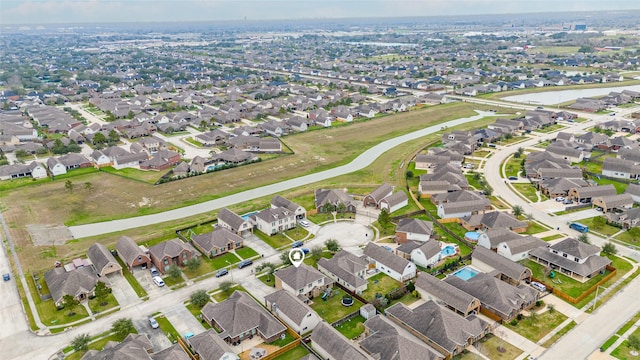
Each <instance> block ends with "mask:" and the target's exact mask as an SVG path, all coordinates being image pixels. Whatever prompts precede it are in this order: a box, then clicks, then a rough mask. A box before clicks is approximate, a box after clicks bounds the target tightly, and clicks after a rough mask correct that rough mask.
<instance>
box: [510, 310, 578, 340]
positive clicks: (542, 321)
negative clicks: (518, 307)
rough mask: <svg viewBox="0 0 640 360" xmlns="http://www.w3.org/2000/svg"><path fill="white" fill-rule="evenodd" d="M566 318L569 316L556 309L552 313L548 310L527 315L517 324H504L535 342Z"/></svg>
mask: <svg viewBox="0 0 640 360" xmlns="http://www.w3.org/2000/svg"><path fill="white" fill-rule="evenodd" d="M566 319H567V316H566V315H564V314H562V313H561V312H559V311H554V312H553V313H552V312H550V311H548V310H547V311H545V312H543V313H542V314H538V315H535V316H534V317H531V316H526V317H525V318H524V319H522V320H520V321H518V324H517V325H515V326H514V325H511V324H507V323H504V324H502V325H503V326H506V327H507V328H509V329H511V330H513V331H515V332H517V333H518V334H520V335H522V336H524V337H525V338H527V339H529V340H531V341H533V342H537V341H538V340H540V339H542V338H543V337H544V336H545V335H547V334H548V333H549V332H550V331H551V330H553V329H555V328H556V327H558V326H559V325H560V324H562V322H563V321H565V320H566Z"/></svg>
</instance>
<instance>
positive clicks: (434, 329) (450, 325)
mask: <svg viewBox="0 0 640 360" xmlns="http://www.w3.org/2000/svg"><path fill="white" fill-rule="evenodd" d="M386 315H387V317H388V318H389V319H390V320H391V321H393V322H395V323H397V324H399V325H400V326H401V327H403V328H405V329H406V330H407V331H409V332H410V333H411V334H412V335H414V336H416V337H418V338H419V339H420V340H422V341H424V342H425V343H427V344H429V346H431V347H433V348H434V349H435V350H436V351H438V352H439V353H441V354H442V355H444V357H445V359H446V360H449V359H451V358H452V357H454V356H455V355H457V354H460V353H462V352H463V351H464V350H465V349H466V348H467V347H468V346H469V345H473V344H475V343H476V342H477V341H478V340H480V339H482V338H483V337H484V336H485V335H486V334H487V333H489V330H490V329H489V324H487V323H486V322H484V321H482V320H481V319H480V318H477V317H476V316H475V315H469V316H468V317H466V318H464V317H462V316H460V315H458V314H456V313H454V312H453V311H451V310H449V309H446V308H444V307H442V306H440V305H438V304H437V303H435V302H434V301H432V300H429V301H427V302H425V303H424V304H421V305H418V306H417V307H416V308H413V309H410V308H408V307H407V306H406V305H404V304H402V303H397V304H394V305H392V306H391V307H389V308H388V309H387V310H386ZM425 319H429V321H425Z"/></svg>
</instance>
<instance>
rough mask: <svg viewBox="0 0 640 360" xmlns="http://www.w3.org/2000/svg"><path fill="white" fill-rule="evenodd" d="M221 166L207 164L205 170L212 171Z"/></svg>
mask: <svg viewBox="0 0 640 360" xmlns="http://www.w3.org/2000/svg"><path fill="white" fill-rule="evenodd" d="M220 167H222V165H209V166H207V171H213V170H216V169H218V168H220Z"/></svg>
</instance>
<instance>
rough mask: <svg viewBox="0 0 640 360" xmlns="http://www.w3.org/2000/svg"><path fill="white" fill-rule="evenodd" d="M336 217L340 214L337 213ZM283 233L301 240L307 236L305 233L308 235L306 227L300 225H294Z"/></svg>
mask: <svg viewBox="0 0 640 360" xmlns="http://www.w3.org/2000/svg"><path fill="white" fill-rule="evenodd" d="M338 217H340V215H338ZM284 233H285V234H287V235H288V236H289V237H290V238H292V239H293V240H296V241H298V240H302V239H304V238H305V237H307V235H309V232H308V231H307V229H305V228H303V227H301V226H296V227H295V228H293V229H291V230H287V231H285V232H284Z"/></svg>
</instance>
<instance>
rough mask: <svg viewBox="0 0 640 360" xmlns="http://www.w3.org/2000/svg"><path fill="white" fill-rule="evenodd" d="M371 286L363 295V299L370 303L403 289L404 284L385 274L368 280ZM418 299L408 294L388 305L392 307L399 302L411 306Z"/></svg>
mask: <svg viewBox="0 0 640 360" xmlns="http://www.w3.org/2000/svg"><path fill="white" fill-rule="evenodd" d="M368 282H369V285H367V290H365V291H364V292H363V293H362V297H363V298H365V299H367V300H368V301H369V302H372V301H374V300H375V299H376V295H378V294H379V295H380V296H383V297H384V296H385V295H387V294H389V293H390V292H392V291H394V290H396V289H400V288H402V286H403V285H402V283H401V282H399V281H397V280H395V279H394V278H392V277H390V276H387V275H385V274H384V273H380V274H376V275H374V276H372V277H370V278H369V279H368ZM416 300H418V299H416V298H415V297H414V296H413V295H412V294H410V293H407V294H405V295H404V296H402V297H401V298H400V299H396V300H392V301H390V302H389V304H387V306H391V305H393V304H395V303H397V302H402V303H403V304H405V305H408V304H411V303H413V302H415V301H416Z"/></svg>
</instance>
